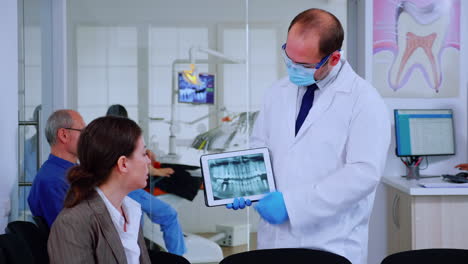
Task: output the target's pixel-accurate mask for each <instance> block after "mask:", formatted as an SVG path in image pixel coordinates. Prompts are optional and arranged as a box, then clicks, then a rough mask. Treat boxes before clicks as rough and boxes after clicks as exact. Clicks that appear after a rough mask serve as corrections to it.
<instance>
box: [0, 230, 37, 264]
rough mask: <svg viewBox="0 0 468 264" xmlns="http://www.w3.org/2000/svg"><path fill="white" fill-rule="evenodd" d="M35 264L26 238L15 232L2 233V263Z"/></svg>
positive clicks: (0, 237)
mask: <svg viewBox="0 0 468 264" xmlns="http://www.w3.org/2000/svg"><path fill="white" fill-rule="evenodd" d="M7 263H8V264H34V263H35V262H34V259H33V255H32V253H31V252H30V250H29V247H28V245H27V244H26V242H24V240H22V239H21V238H19V237H18V236H16V235H13V234H4V235H0V264H7Z"/></svg>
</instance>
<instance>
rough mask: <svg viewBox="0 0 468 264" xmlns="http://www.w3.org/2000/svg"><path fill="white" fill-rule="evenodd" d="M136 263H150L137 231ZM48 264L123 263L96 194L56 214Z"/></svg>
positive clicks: (111, 225)
mask: <svg viewBox="0 0 468 264" xmlns="http://www.w3.org/2000/svg"><path fill="white" fill-rule="evenodd" d="M138 244H139V245H140V251H141V255H140V263H142V264H146V263H151V262H150V259H149V256H148V252H147V250H146V246H145V242H144V239H143V234H142V231H141V228H140V232H139V236H138ZM47 246H48V252H49V258H50V263H122V264H123V263H127V259H126V256H125V250H124V248H123V245H122V242H121V241H120V237H119V234H118V233H117V230H116V228H115V226H114V223H113V222H112V219H111V217H110V214H109V212H108V211H107V208H106V205H105V204H104V201H103V200H102V199H101V197H100V196H99V194H98V193H97V192H95V191H94V192H93V193H92V194H91V196H90V198H89V199H87V200H84V201H82V202H81V203H79V204H78V205H76V206H74V207H73V208H65V209H63V210H62V212H61V213H60V214H59V215H58V217H57V219H56V220H55V222H54V224H53V225H52V229H51V231H50V236H49V242H48V245H47Z"/></svg>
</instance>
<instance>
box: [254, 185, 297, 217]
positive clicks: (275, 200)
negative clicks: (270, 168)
mask: <svg viewBox="0 0 468 264" xmlns="http://www.w3.org/2000/svg"><path fill="white" fill-rule="evenodd" d="M254 208H255V209H256V210H257V212H258V214H260V216H261V217H262V218H263V219H265V221H267V222H268V223H270V224H274V225H277V224H282V223H284V222H286V221H287V220H288V219H289V216H288V211H287V210H286V205H285V204H284V198H283V194H282V193H281V192H271V193H269V194H268V195H267V196H265V197H263V198H262V199H261V200H260V201H259V202H258V204H257V205H255V206H254Z"/></svg>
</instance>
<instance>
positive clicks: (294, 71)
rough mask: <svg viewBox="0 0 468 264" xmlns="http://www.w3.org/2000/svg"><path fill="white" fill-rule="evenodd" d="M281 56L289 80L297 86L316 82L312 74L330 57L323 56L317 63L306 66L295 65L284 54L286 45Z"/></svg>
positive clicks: (301, 64) (302, 64)
mask: <svg viewBox="0 0 468 264" xmlns="http://www.w3.org/2000/svg"><path fill="white" fill-rule="evenodd" d="M281 48H282V51H283V52H282V55H283V59H284V63H285V64H286V68H287V69H288V75H289V80H290V81H291V82H292V83H294V84H295V85H297V86H309V85H312V84H314V83H315V82H316V80H315V77H314V74H315V71H317V69H320V67H322V66H323V65H324V64H325V63H327V61H328V59H329V58H330V55H331V54H329V55H327V56H325V57H324V58H322V60H321V61H320V62H319V63H315V64H307V63H305V64H304V63H295V62H294V61H292V60H291V59H290V58H289V56H288V54H286V44H283V46H282V47H281Z"/></svg>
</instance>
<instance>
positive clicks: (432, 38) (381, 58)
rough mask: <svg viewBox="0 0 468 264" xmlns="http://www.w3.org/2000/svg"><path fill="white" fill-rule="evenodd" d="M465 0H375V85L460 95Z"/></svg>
mask: <svg viewBox="0 0 468 264" xmlns="http://www.w3.org/2000/svg"><path fill="white" fill-rule="evenodd" d="M460 2H461V1H460V0H409V1H401V0H374V7H373V9H374V10H373V12H374V14H373V15H374V16H373V81H372V82H373V85H374V86H375V87H376V88H377V89H378V90H379V92H380V94H381V95H382V96H384V97H406V98H442V97H457V96H458V91H459V88H460V82H459V79H460V76H459V72H460V71H459V69H460Z"/></svg>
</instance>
